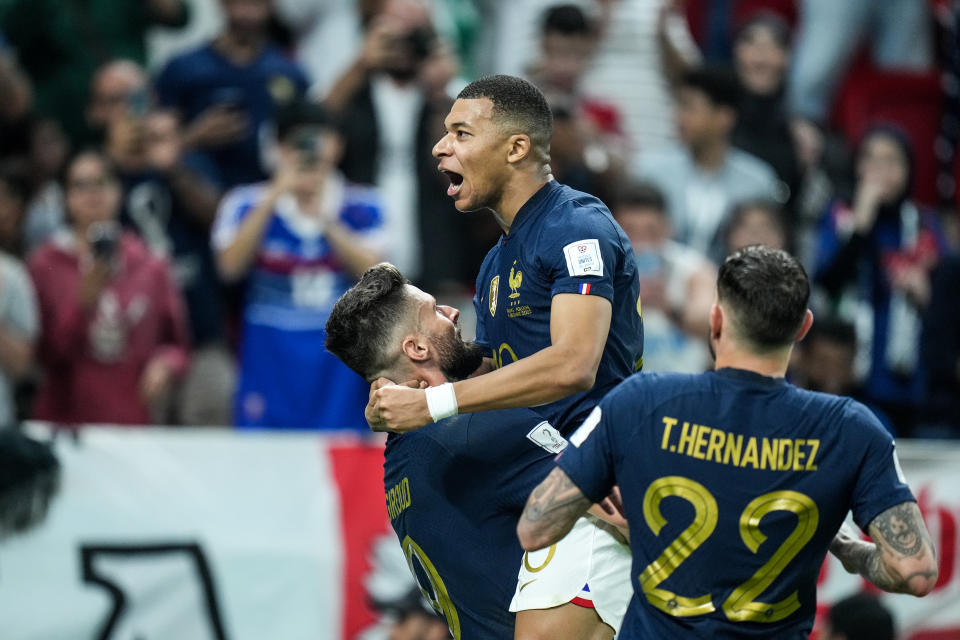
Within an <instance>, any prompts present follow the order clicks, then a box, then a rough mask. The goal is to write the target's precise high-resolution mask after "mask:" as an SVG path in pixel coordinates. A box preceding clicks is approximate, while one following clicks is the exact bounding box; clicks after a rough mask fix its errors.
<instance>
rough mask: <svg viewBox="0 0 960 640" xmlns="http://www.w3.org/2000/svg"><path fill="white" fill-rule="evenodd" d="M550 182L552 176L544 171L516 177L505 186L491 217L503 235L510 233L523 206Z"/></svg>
mask: <svg viewBox="0 0 960 640" xmlns="http://www.w3.org/2000/svg"><path fill="white" fill-rule="evenodd" d="M551 180H553V175H552V174H551V173H550V172H549V171H546V172H543V173H536V174H526V175H520V176H517V177H516V178H515V179H514V181H512V182H511V183H510V184H508V185H507V187H506V188H505V189H504V190H503V197H502V198H501V199H500V202H499V203H498V204H497V206H496V208H494V209H493V216H494V218H496V220H497V224H499V225H500V228H501V229H503V232H504V233H506V234H509V233H510V228H511V227H512V226H513V221H514V219H515V218H516V217H517V214H518V213H519V212H520V209H521V208H523V205H525V204H526V203H527V201H528V200H530V198H532V197H533V196H534V194H536V193H537V191H539V190H540V189H541V188H543V185H545V184H547V183H548V182H550V181H551Z"/></svg>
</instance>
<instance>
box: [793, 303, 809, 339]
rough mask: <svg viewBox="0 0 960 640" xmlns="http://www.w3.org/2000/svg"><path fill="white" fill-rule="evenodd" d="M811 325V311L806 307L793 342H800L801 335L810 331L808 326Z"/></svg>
mask: <svg viewBox="0 0 960 640" xmlns="http://www.w3.org/2000/svg"><path fill="white" fill-rule="evenodd" d="M812 326H813V311H810V309H807V313H806V314H804V316H803V324H802V325H800V331H798V332H797V337H796V338H795V339H794V342H800V341H801V340H803V337H804V336H805V335H807V332H808V331H810V327H812Z"/></svg>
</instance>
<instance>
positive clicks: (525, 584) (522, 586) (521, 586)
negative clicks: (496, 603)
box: [517, 578, 537, 593]
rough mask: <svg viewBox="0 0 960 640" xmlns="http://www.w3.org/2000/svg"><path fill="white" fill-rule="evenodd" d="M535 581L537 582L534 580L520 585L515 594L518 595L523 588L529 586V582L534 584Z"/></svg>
mask: <svg viewBox="0 0 960 640" xmlns="http://www.w3.org/2000/svg"><path fill="white" fill-rule="evenodd" d="M536 581H537V579H536V578H534V579H533V580H530V581H529V582H524V583H523V584H522V585H520V588H519V589H518V590H517V593H520V592H521V591H523V588H524V587H525V586H527V585H528V584H530V583H531V582H536Z"/></svg>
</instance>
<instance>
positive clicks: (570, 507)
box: [517, 467, 591, 551]
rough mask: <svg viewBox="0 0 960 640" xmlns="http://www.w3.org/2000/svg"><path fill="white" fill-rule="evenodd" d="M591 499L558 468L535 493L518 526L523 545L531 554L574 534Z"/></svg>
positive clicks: (531, 495) (528, 501) (532, 494)
mask: <svg viewBox="0 0 960 640" xmlns="http://www.w3.org/2000/svg"><path fill="white" fill-rule="evenodd" d="M590 504H591V502H590V499H589V498H587V497H586V496H585V495H583V492H582V491H580V489H579V488H578V487H577V485H575V484H573V482H572V481H571V480H570V476H568V475H567V474H566V473H565V472H564V471H563V469H560V468H559V467H557V468H556V469H554V470H553V471H551V472H550V475H548V476H547V477H546V478H545V479H544V481H543V482H541V483H540V485H539V486H537V488H536V489H534V490H533V493H531V494H530V498H529V499H528V500H527V505H526V506H525V507H524V509H523V515H521V516H520V522H519V523H518V524H517V536H519V538H520V545H521V546H522V547H523V548H524V549H526V550H527V551H536V550H537V549H542V548H544V547H547V546H549V545H551V544H553V543H554V542H556V541H557V540H559V539H560V538H562V537H563V536H565V535H567V533H569V532H570V529H571V528H572V527H573V523H574V522H576V520H577V518H579V517H580V516H582V515H583V514H584V512H586V510H587V509H588V508H589V507H590Z"/></svg>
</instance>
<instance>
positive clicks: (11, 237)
mask: <svg viewBox="0 0 960 640" xmlns="http://www.w3.org/2000/svg"><path fill="white" fill-rule="evenodd" d="M25 208H26V202H24V199H23V195H22V194H20V193H18V191H17V190H16V188H14V187H12V186H11V185H10V184H8V183H7V182H6V181H5V180H2V179H0V247H5V248H9V247H13V246H15V245H16V244H17V242H18V241H19V239H20V228H21V223H22V222H23V214H24V211H25Z"/></svg>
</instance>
